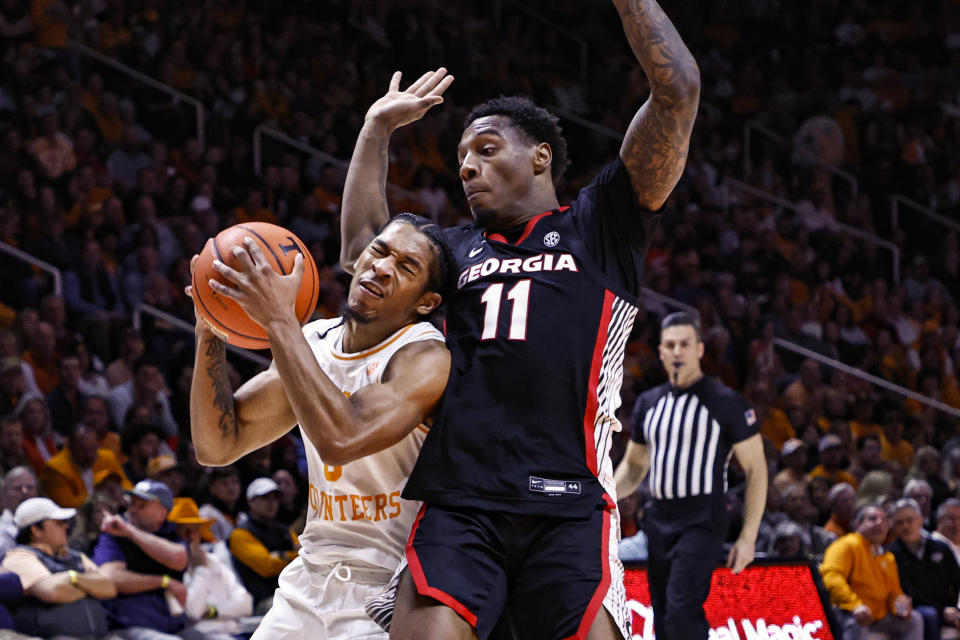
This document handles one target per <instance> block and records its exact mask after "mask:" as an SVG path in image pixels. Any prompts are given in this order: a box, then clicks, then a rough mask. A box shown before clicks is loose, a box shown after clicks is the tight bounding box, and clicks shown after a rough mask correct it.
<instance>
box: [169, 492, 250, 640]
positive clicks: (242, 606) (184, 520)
mask: <svg viewBox="0 0 960 640" xmlns="http://www.w3.org/2000/svg"><path fill="white" fill-rule="evenodd" d="M167 519H168V520H169V521H170V522H172V523H174V524H175V525H176V527H177V534H178V535H179V536H180V537H181V538H182V539H183V540H185V541H186V542H187V544H188V545H189V552H188V562H187V570H186V572H185V573H184V576H183V583H184V584H185V585H186V587H187V604H186V613H187V617H188V618H190V620H191V622H192V623H193V624H192V628H194V629H196V630H197V631H200V632H203V633H205V634H208V635H210V634H226V635H228V636H229V635H232V634H237V633H241V632H242V631H243V627H242V625H241V624H240V620H239V619H240V618H242V617H244V616H249V615H250V614H252V613H253V596H252V595H250V592H249V591H247V589H246V588H245V587H244V586H243V583H241V582H240V578H239V576H238V575H237V572H236V571H234V569H233V567H232V566H231V565H230V563H229V560H227V561H226V562H225V561H224V560H221V559H220V557H219V556H218V555H217V554H213V553H209V552H207V551H206V550H205V549H204V548H203V544H202V541H203V540H207V541H209V540H211V539H212V537H213V536H212V535H211V534H210V525H211V524H212V523H213V522H214V520H213V518H204V517H202V516H201V515H200V510H199V509H198V508H197V503H196V502H194V501H193V500H192V499H191V498H175V499H174V501H173V509H172V510H171V511H170V515H169V516H167Z"/></svg>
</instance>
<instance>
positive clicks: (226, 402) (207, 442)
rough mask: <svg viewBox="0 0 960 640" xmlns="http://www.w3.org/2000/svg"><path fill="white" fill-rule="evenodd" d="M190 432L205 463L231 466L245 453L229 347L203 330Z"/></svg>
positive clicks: (199, 337) (199, 332)
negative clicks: (229, 374)
mask: <svg viewBox="0 0 960 640" xmlns="http://www.w3.org/2000/svg"><path fill="white" fill-rule="evenodd" d="M190 433H191V436H192V437H193V446H194V449H195V450H196V454H197V461H198V462H200V463H201V464H204V465H213V466H216V465H223V464H228V463H229V462H232V461H233V460H235V459H236V458H238V457H239V456H240V455H242V453H244V452H240V451H236V449H237V448H238V447H239V446H240V441H239V423H238V422H237V414H236V409H235V406H234V402H233V390H232V389H231V388H230V380H229V379H228V377H227V356H226V345H225V344H224V342H223V341H222V340H220V339H219V338H217V337H216V336H214V335H213V333H211V332H210V330H209V329H206V328H201V327H198V329H197V349H196V356H195V359H194V368H193V380H192V382H191V383H190Z"/></svg>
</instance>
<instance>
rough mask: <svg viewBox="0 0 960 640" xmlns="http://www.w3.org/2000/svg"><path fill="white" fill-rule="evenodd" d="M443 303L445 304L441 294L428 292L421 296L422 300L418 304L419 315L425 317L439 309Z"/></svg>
mask: <svg viewBox="0 0 960 640" xmlns="http://www.w3.org/2000/svg"><path fill="white" fill-rule="evenodd" d="M441 302H443V297H442V296H441V295H440V294H439V293H437V292H436V291H427V292H426V293H425V294H423V295H422V296H420V300H419V301H418V302H417V307H416V309H417V313H418V314H420V315H421V316H425V315H427V314H429V313H430V312H431V311H433V310H434V309H436V308H437V307H439V306H440V303H441Z"/></svg>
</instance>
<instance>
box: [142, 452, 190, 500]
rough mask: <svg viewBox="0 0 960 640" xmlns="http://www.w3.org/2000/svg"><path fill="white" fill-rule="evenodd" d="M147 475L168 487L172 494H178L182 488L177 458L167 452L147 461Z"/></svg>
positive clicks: (181, 477)
mask: <svg viewBox="0 0 960 640" xmlns="http://www.w3.org/2000/svg"><path fill="white" fill-rule="evenodd" d="M147 477H148V478H150V479H151V480H156V481H157V482H162V483H163V484H165V485H167V486H168V487H170V491H171V492H172V493H173V495H174V496H179V495H180V491H181V490H182V489H183V474H182V473H181V471H180V465H178V464H177V459H176V458H174V457H173V456H172V455H170V454H168V453H161V454H160V455H158V456H156V457H154V458H150V461H149V462H147Z"/></svg>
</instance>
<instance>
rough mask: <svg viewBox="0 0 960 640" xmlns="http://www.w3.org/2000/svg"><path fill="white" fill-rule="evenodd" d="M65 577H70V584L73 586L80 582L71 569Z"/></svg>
mask: <svg viewBox="0 0 960 640" xmlns="http://www.w3.org/2000/svg"><path fill="white" fill-rule="evenodd" d="M67 575H68V576H70V584H73V585H75V584H77V582H79V580H80V576H78V575H77V572H76V571H74V570H73V569H70V570H69V571H67Z"/></svg>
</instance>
